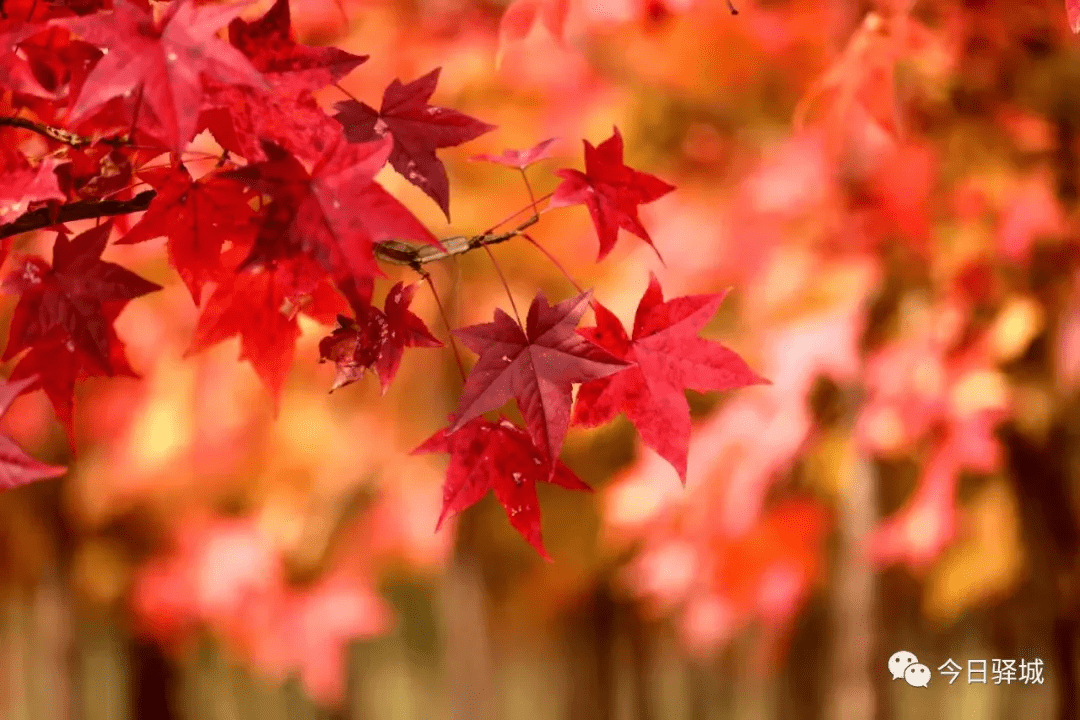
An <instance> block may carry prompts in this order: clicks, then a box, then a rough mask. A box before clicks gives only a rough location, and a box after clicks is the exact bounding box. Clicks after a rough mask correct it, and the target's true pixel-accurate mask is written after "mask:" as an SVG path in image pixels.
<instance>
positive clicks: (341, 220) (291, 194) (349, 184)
mask: <svg viewBox="0 0 1080 720" xmlns="http://www.w3.org/2000/svg"><path fill="white" fill-rule="evenodd" d="M263 151H264V153H265V154H266V156H267V158H268V159H267V160H266V161H264V162H259V163H253V164H251V165H248V166H246V167H243V168H240V169H239V170H234V171H231V172H228V173H223V175H224V176H226V177H233V178H236V179H238V180H240V181H242V182H244V183H246V184H247V185H249V186H250V187H252V188H254V189H255V190H257V191H259V192H261V193H264V194H267V195H270V196H271V197H272V198H273V202H272V203H271V206H270V207H268V208H267V214H266V220H265V221H264V224H263V227H262V230H261V231H260V234H259V237H258V238H257V239H256V243H255V249H254V250H253V251H252V253H253V258H256V257H262V258H273V257H277V256H282V255H288V254H289V252H292V251H293V249H295V248H299V249H301V250H303V251H304V252H306V253H309V254H310V255H311V256H312V257H314V258H315V259H316V260H318V261H319V262H320V263H321V264H322V265H323V266H324V267H325V268H326V269H327V270H328V271H329V272H330V273H331V274H332V275H333V276H334V279H335V281H336V282H338V286H339V287H341V286H342V282H341V281H342V279H351V280H352V281H353V282H355V283H356V284H357V285H360V286H364V285H366V284H367V283H368V282H369V281H370V280H371V278H373V277H375V276H378V275H381V274H382V272H381V271H380V270H379V267H378V265H377V264H376V262H375V253H374V250H373V245H374V243H375V242H378V241H381V240H389V239H391V238H406V239H410V240H416V241H419V242H423V243H429V244H432V245H435V246H439V241H438V240H436V239H435V236H434V235H432V234H431V232H430V231H429V230H428V229H427V228H426V227H424V225H423V224H422V223H421V222H420V221H419V220H417V219H416V216H414V215H413V214H412V213H411V212H409V210H408V209H407V208H406V207H405V206H404V205H402V204H401V203H400V202H398V200H397V199H395V198H394V197H393V196H392V195H390V193H388V192H386V190H385V189H383V187H382V186H381V185H379V184H378V183H376V182H375V181H374V177H375V173H377V172H378V171H379V170H380V169H381V168H382V166H383V165H385V164H386V159H387V157H388V156H389V155H390V151H391V142H390V140H389V139H384V140H382V141H379V142H372V143H363V144H355V145H354V144H350V143H341V144H339V145H336V146H335V147H332V148H331V149H330V150H329V151H328V152H327V153H326V154H325V155H324V156H323V157H322V158H321V159H320V161H319V162H318V163H316V165H315V167H314V168H313V169H312V171H311V173H310V174H309V173H308V172H307V171H306V170H305V169H304V166H303V165H302V164H301V163H300V162H299V160H297V159H296V158H295V157H294V156H293V155H291V154H290V153H288V152H286V151H285V150H283V149H281V148H280V147H277V146H276V145H273V144H271V143H264V145H263ZM342 289H343V290H344V288H342Z"/></svg>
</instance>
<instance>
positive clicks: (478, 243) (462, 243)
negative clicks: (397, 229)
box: [375, 217, 540, 272]
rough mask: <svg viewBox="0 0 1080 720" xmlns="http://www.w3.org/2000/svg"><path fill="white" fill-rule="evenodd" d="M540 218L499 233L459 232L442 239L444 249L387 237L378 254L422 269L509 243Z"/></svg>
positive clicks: (384, 258) (389, 261)
mask: <svg viewBox="0 0 1080 720" xmlns="http://www.w3.org/2000/svg"><path fill="white" fill-rule="evenodd" d="M539 219H540V218H539V217H531V218H529V219H528V220H526V221H525V222H523V223H521V225H518V226H517V227H516V228H514V229H513V230H510V231H508V232H505V233H502V234H499V235H489V234H487V233H481V234H480V235H473V236H471V237H470V236H466V235H458V236H456V237H451V238H446V239H444V240H440V241H439V242H440V244H441V245H442V249H441V250H440V249H439V248H437V247H435V246H434V245H421V244H419V243H410V242H405V241H403V240H384V241H383V242H380V243H376V244H375V257H377V258H378V259H379V260H382V261H383V262H388V263H391V264H392V265H404V266H405V267H410V268H412V269H413V270H415V271H416V272H421V266H423V265H426V264H428V263H430V262H435V261H437V260H445V259H446V258H449V257H454V256H455V255H461V254H463V253H467V252H469V251H470V250H476V249H477V248H480V247H486V246H488V245H498V244H499V243H502V242H506V241H507V240H509V239H511V238H514V237H517V236H518V235H520V234H521V233H522V231H523V230H525V229H527V228H529V227H531V226H532V225H534V224H535V223H536V222H537V221H538V220H539Z"/></svg>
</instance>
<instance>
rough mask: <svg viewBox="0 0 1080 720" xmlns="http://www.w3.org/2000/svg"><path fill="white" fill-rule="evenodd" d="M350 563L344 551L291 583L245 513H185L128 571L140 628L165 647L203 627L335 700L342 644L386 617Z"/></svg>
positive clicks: (258, 663) (270, 669)
mask: <svg viewBox="0 0 1080 720" xmlns="http://www.w3.org/2000/svg"><path fill="white" fill-rule="evenodd" d="M358 568H359V565H358V563H357V558H352V557H350V558H348V559H347V561H345V562H339V563H337V564H336V565H335V566H334V567H332V568H331V569H330V570H329V571H328V572H327V573H324V574H323V575H322V576H321V577H319V579H318V580H316V581H314V582H313V583H311V584H307V585H297V584H294V583H291V582H289V581H288V579H287V577H286V572H285V566H284V562H283V558H282V555H281V553H280V552H279V551H277V550H276V549H275V548H274V545H273V540H272V538H269V537H267V536H266V534H265V533H264V532H263V531H262V530H260V528H259V526H258V524H257V523H256V522H255V521H254V519H252V518H212V519H205V518H195V517H188V518H187V519H186V520H185V521H184V523H183V524H182V525H181V526H180V527H179V528H178V529H177V531H176V534H175V536H174V537H173V539H172V543H171V548H170V551H169V552H168V554H165V555H161V556H159V557H157V558H155V559H153V560H151V561H150V562H148V563H147V564H146V565H144V566H143V567H142V569H141V570H140V571H139V573H138V575H137V576H136V578H135V585H134V589H133V611H134V614H135V619H136V621H137V623H138V626H139V628H140V630H141V632H142V633H143V634H145V635H146V636H148V637H151V638H153V639H155V640H157V641H159V642H161V643H162V644H164V645H165V646H167V647H169V648H171V649H173V650H174V651H177V652H180V651H182V650H183V648H184V647H185V643H186V642H188V641H189V640H190V638H191V637H192V635H193V631H194V630H196V629H198V628H201V627H209V628H212V629H213V630H214V631H215V632H216V634H217V635H218V636H219V637H221V638H222V639H223V640H224V641H225V643H226V644H227V646H228V648H229V649H230V650H231V652H233V653H235V654H236V655H238V656H239V657H242V658H244V659H246V660H248V661H249V662H251V663H252V664H253V665H254V666H255V667H257V668H259V669H260V670H262V671H263V672H265V673H267V674H268V675H270V676H271V679H273V680H274V681H276V682H283V681H284V680H285V679H286V678H288V677H289V676H290V675H292V674H293V673H295V674H297V675H298V676H299V678H300V680H301V681H302V682H303V684H304V687H305V688H306V689H307V690H308V692H309V693H310V694H311V696H312V697H313V698H315V699H316V700H318V701H319V702H321V703H325V704H327V705H336V704H339V703H340V702H341V701H342V699H343V697H344V691H345V687H344V683H345V674H344V672H343V667H344V665H345V657H346V650H347V648H348V643H349V642H350V641H351V640H353V639H355V638H362V637H372V636H375V635H380V634H382V633H384V632H385V631H386V629H387V627H388V626H389V624H390V622H391V615H390V611H389V609H388V608H387V607H386V605H385V603H384V602H383V601H382V599H381V598H380V597H379V595H378V593H377V592H376V591H375V588H373V587H370V586H368V585H366V584H365V579H364V576H363V575H362V574H361V572H360V571H359V570H358Z"/></svg>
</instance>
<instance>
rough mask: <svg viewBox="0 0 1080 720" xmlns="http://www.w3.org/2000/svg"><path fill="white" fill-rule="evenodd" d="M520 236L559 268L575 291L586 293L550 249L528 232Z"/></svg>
mask: <svg viewBox="0 0 1080 720" xmlns="http://www.w3.org/2000/svg"><path fill="white" fill-rule="evenodd" d="M520 235H521V236H522V237H523V238H525V239H526V240H528V241H529V242H530V243H532V244H533V246H534V247H535V248H536V249H537V250H539V251H540V252H542V253H544V256H545V257H546V258H547V259H548V260H550V261H551V263H552V264H553V265H554V266H555V267H557V268H558V269H559V272H561V273H562V274H563V277H565V278H566V279H567V280H569V281H570V284H571V285H573V286H574V289H575V290H577V291H578V292H579V293H583V292H585V291H584V290H582V289H581V286H580V285H578V283H577V280H575V279H574V276H573V275H571V274H570V273H569V272H567V270H566V268H565V267H563V264H562V263H561V262H559V260H558V258H556V257H555V256H554V255H552V254H551V253H550V252H548V249H547V248H546V247H544V246H543V245H541V244H540V243H539V242H537V241H536V238H534V237H533V236H532V235H530V234H529V233H526V232H523V233H520Z"/></svg>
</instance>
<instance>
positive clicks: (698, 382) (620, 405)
mask: <svg viewBox="0 0 1080 720" xmlns="http://www.w3.org/2000/svg"><path fill="white" fill-rule="evenodd" d="M725 295H726V293H717V294H712V295H692V296H687V297H680V298H675V299H672V300H668V301H667V302H665V301H664V296H663V290H662V289H661V288H660V282H659V280H657V278H656V276H655V275H651V274H650V278H649V287H648V289H647V290H646V291H645V294H644V295H642V297H641V302H640V303H639V304H638V309H637V315H636V317H635V318H634V331H633V337H627V334H626V331H625V330H624V329H623V325H622V323H621V322H619V319H618V318H617V317H615V315H614V314H612V312H611V311H610V310H608V309H607V308H605V307H604V306H603V305H601V304H600V303H594V305H593V308H594V310H595V312H596V327H594V328H584V329H581V330H579V331H578V332H579V333H580V334H581V335H582V336H583V337H585V338H588V339H589V340H590V341H592V342H593V343H595V344H596V345H598V346H600V347H602V348H604V349H605V350H607V351H608V352H610V353H611V354H612V355H614V356H615V357H618V358H621V359H623V360H626V361H627V362H631V363H634V365H632V366H631V367H628V368H627V369H625V370H623V371H622V372H618V373H615V374H613V375H609V376H607V377H603V378H600V379H597V380H592V381H590V382H587V383H584V384H582V386H581V388H580V389H579V390H578V397H577V405H576V407H575V409H574V419H573V421H574V423H575V424H579V425H586V426H589V427H595V426H597V425H602V424H604V423H606V422H609V421H610V420H611V419H612V418H614V417H615V416H616V415H617V414H618V413H620V412H623V413H625V414H626V416H627V417H628V418H629V419H630V422H632V423H633V424H634V427H636V428H637V430H638V432H639V433H640V434H641V439H642V440H643V441H644V442H645V444H646V445H648V446H649V447H651V448H652V449H653V450H656V452H658V453H659V454H660V455H661V456H662V457H663V458H664V459H665V460H667V461H668V462H669V463H671V465H672V467H674V468H675V470H676V471H677V472H678V473H679V479H680V480H681V481H682V482H683V483H684V484H685V483H686V458H687V450H688V448H689V444H690V406H689V405H688V404H687V402H686V396H685V395H684V393H683V390H684V389H691V390H697V391H699V392H704V391H706V390H733V389H735V388H740V387H745V386H747V385H755V384H762V383H767V382H768V381H767V380H764V379H763V378H761V377H759V376H758V375H757V374H756V373H755V372H754V371H753V370H751V369H750V368H749V366H747V364H746V362H745V361H744V360H743V359H742V358H741V357H739V356H738V355H737V354H735V353H734V352H733V351H731V350H729V349H728V348H726V347H724V346H722V345H720V344H718V343H714V342H710V341H708V340H704V339H702V338H699V337H698V336H697V334H698V332H700V331H701V329H702V328H704V327H705V325H706V324H707V323H708V322H709V320H711V319H712V317H713V315H715V314H716V310H717V308H719V307H720V303H721V302H723V299H724V296H725Z"/></svg>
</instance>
